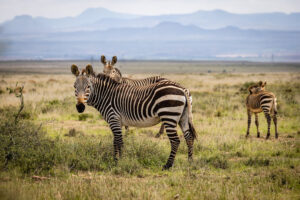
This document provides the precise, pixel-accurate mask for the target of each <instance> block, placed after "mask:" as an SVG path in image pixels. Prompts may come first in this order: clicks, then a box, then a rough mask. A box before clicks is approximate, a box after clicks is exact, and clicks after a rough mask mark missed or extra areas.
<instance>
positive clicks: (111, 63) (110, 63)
mask: <svg viewBox="0 0 300 200" xmlns="http://www.w3.org/2000/svg"><path fill="white" fill-rule="evenodd" d="M117 61H118V59H117V56H113V57H112V59H111V61H106V58H105V56H104V55H102V56H101V62H102V64H103V65H104V68H103V73H104V74H110V73H111V71H112V70H113V69H114V65H115V64H116V63H117Z"/></svg>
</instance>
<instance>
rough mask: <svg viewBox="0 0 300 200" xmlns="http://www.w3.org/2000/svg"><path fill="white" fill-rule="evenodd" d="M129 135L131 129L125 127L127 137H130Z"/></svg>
mask: <svg viewBox="0 0 300 200" xmlns="http://www.w3.org/2000/svg"><path fill="white" fill-rule="evenodd" d="M128 134H129V127H128V126H125V135H128Z"/></svg>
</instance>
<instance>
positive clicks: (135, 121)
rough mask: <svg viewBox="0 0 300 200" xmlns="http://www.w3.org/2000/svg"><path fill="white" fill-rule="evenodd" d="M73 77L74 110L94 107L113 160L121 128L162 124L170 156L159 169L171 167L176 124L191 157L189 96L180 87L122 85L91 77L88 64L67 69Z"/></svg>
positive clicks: (120, 142)
mask: <svg viewBox="0 0 300 200" xmlns="http://www.w3.org/2000/svg"><path fill="white" fill-rule="evenodd" d="M71 71H72V73H73V74H74V75H75V76H76V81H75V83H74V87H75V96H76V98H77V104H76V108H77V111H78V112H80V113H82V112H83V111H84V109H85V105H84V104H85V103H87V105H90V106H93V107H94V108H96V109H97V110H98V111H99V112H100V113H101V115H102V116H103V118H104V119H105V121H106V122H107V123H108V124H109V126H110V129H111V130H112V132H113V135H114V142H113V144H114V158H115V159H116V160H117V159H118V156H119V157H120V156H121V154H122V146H123V139H122V126H123V125H125V126H136V127H149V126H154V125H155V124H158V123H159V122H162V123H163V125H164V127H165V129H166V132H167V135H168V137H169V140H170V143H171V153H170V156H169V158H168V161H167V163H166V164H165V165H164V167H163V169H168V168H170V167H172V165H173V162H174V158H175V156H176V152H177V149H178V146H179V143H180V140H179V137H178V135H177V130H176V127H177V124H179V126H180V128H181V130H182V132H183V133H184V138H185V140H186V143H187V146H188V158H189V160H192V158H193V144H194V139H195V138H196V131H195V129H194V125H193V122H192V118H191V107H190V102H189V96H188V95H187V94H186V92H185V91H184V88H182V87H181V86H179V85H178V84H176V83H174V82H172V81H162V82H157V83H154V84H151V85H147V86H132V85H129V84H122V83H119V82H117V81H115V80H114V79H112V78H110V77H109V76H108V75H106V74H102V73H100V74H98V75H97V76H95V74H94V72H93V68H92V66H91V65H88V66H87V67H86V68H85V70H82V71H81V72H80V71H79V70H78V67H77V66H76V65H72V66H71Z"/></svg>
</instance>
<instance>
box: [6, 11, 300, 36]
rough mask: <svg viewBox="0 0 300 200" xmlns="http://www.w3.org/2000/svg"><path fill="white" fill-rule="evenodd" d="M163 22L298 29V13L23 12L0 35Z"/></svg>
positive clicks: (151, 25) (202, 26) (216, 27)
mask: <svg viewBox="0 0 300 200" xmlns="http://www.w3.org/2000/svg"><path fill="white" fill-rule="evenodd" d="M165 21H168V22H175V23H180V24H182V25H194V26H198V27H201V28H205V29H219V28H223V27H227V26H235V27H239V28H242V29H262V30H265V29H270V30H300V13H291V14H285V13H258V14H233V13H229V12H226V11H223V10H213V11H197V12H194V13H190V14H172V15H159V16H139V15H131V14H123V13H117V12H112V11H109V10H107V9H104V8H89V9H87V10H85V11H84V12H82V13H81V14H80V15H78V16H76V17H64V18H57V19H49V18H44V17H31V16H28V15H22V16H17V17H15V18H14V19H12V20H10V21H7V22H4V23H2V24H1V28H2V34H37V33H46V32H71V31H83V30H90V31H92V30H107V29H111V28H124V27H127V28H128V27H130V28H139V27H153V26H156V25H158V24H160V23H162V22H165Z"/></svg>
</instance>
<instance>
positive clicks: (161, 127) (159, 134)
mask: <svg viewBox="0 0 300 200" xmlns="http://www.w3.org/2000/svg"><path fill="white" fill-rule="evenodd" d="M164 130H165V126H164V124H161V126H160V129H159V132H158V133H157V134H156V135H155V137H156V138H159V137H160V136H161V135H162V134H163V133H164Z"/></svg>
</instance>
